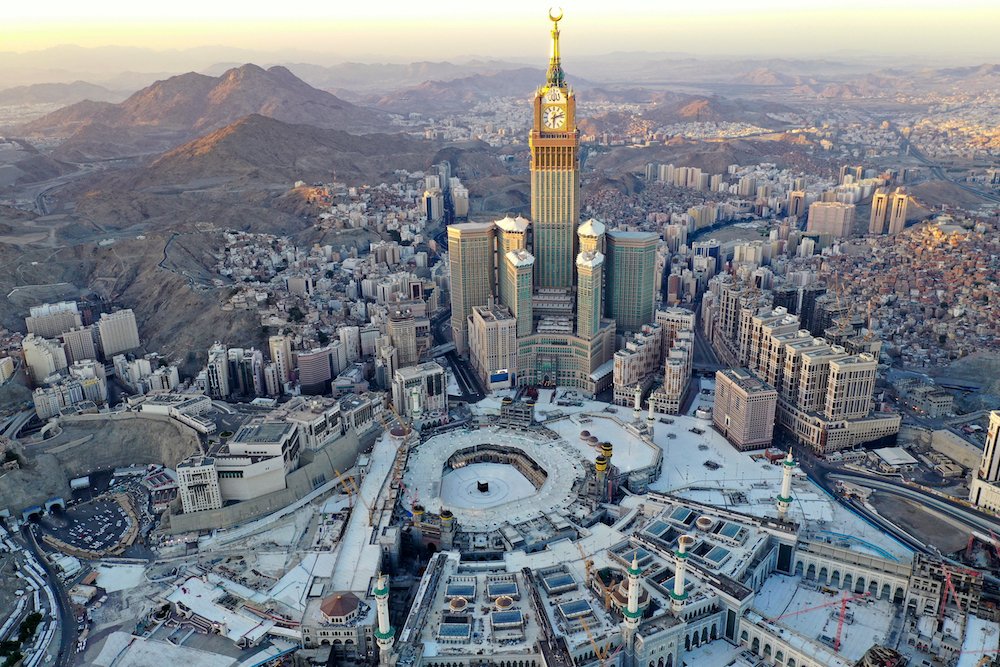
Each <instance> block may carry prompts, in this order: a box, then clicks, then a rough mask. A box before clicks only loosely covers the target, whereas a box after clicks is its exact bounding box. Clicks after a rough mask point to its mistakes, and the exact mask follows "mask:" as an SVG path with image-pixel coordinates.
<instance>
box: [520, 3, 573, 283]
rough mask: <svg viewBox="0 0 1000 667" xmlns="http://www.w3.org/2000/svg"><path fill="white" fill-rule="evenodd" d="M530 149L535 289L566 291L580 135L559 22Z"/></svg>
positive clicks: (537, 96)
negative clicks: (563, 53)
mask: <svg viewBox="0 0 1000 667" xmlns="http://www.w3.org/2000/svg"><path fill="white" fill-rule="evenodd" d="M533 106H534V125H533V129H532V130H531V134H530V136H529V138H528V145H529V147H530V148H531V220H532V223H533V224H534V226H535V238H534V253H533V254H534V255H535V257H536V258H537V259H538V267H537V268H536V271H535V284H536V285H537V286H538V287H542V288H546V287H555V288H562V289H567V290H568V289H570V288H571V287H572V286H573V260H574V258H575V257H576V227H577V224H578V221H579V219H580V159H579V156H578V150H579V147H580V131H579V129H577V127H576V95H575V94H574V93H573V91H572V90H571V89H570V88H569V86H568V85H566V80H565V75H564V73H563V69H562V62H561V59H560V55H559V22H558V21H553V22H552V55H551V57H550V59H549V68H548V72H547V76H546V81H545V86H543V87H542V88H539V89H538V92H537V93H536V94H535V100H534V105H533Z"/></svg>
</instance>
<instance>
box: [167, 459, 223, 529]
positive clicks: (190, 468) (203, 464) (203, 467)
mask: <svg viewBox="0 0 1000 667" xmlns="http://www.w3.org/2000/svg"><path fill="white" fill-rule="evenodd" d="M177 489H178V491H177V495H179V496H180V499H181V510H182V511H183V512H184V514H188V513H190V512H203V511H205V510H217V509H221V508H222V494H221V493H220V491H219V473H218V472H217V471H216V469H215V459H214V458H213V457H211V456H202V455H200V454H199V455H196V456H191V457H188V458H186V459H184V460H183V461H181V462H180V463H178V464H177Z"/></svg>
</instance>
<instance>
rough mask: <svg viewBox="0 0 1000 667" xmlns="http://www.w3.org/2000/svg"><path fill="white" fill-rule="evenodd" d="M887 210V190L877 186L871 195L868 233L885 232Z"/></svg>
mask: <svg viewBox="0 0 1000 667" xmlns="http://www.w3.org/2000/svg"><path fill="white" fill-rule="evenodd" d="M888 212H889V190H888V188H879V189H878V190H876V191H875V194H873V195H872V215H871V219H870V221H869V223H868V233H869V234H885V231H886V229H885V221H886V215H887V214H888Z"/></svg>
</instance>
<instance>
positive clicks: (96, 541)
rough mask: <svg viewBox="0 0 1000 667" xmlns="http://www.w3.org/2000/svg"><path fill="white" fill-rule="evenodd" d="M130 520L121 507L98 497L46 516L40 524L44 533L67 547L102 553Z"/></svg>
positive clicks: (112, 501) (112, 544) (120, 536)
mask: <svg viewBox="0 0 1000 667" xmlns="http://www.w3.org/2000/svg"><path fill="white" fill-rule="evenodd" d="M131 521H132V520H131V519H130V518H129V516H128V515H127V514H126V512H125V510H124V509H123V508H122V506H121V505H119V504H118V503H117V502H115V501H114V500H112V499H110V498H102V499H99V500H92V501H90V502H87V503H81V504H79V505H76V506H74V507H70V508H69V509H68V510H66V511H64V512H57V513H55V514H49V515H47V516H45V517H44V518H43V519H42V520H41V522H40V523H41V527H42V530H43V531H44V532H45V533H46V534H48V535H51V536H52V537H54V538H56V539H57V540H60V541H61V542H65V543H66V544H68V545H70V546H73V547H76V548H79V549H85V550H88V551H105V550H108V549H111V548H112V547H114V546H115V545H116V544H118V542H120V541H121V539H122V538H123V537H124V536H125V534H126V533H127V532H128V529H129V527H130V524H131Z"/></svg>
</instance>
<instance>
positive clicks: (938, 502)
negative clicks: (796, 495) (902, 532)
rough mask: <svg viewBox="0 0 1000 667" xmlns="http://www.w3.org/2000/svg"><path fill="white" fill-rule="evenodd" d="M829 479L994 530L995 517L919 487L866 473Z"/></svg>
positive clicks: (982, 528)
mask: <svg viewBox="0 0 1000 667" xmlns="http://www.w3.org/2000/svg"><path fill="white" fill-rule="evenodd" d="M827 476H828V477H829V478H830V479H836V480H842V481H845V482H851V483H853V484H859V485H861V486H867V487H870V488H873V489H877V490H879V491H884V492H885V493H888V494H891V495H897V496H902V497H904V498H908V499H910V500H916V501H919V502H921V503H923V504H925V505H927V506H928V507H931V508H933V509H935V510H937V511H939V512H941V513H942V514H946V515H947V516H948V517H949V518H952V519H955V520H956V521H958V522H960V523H963V524H965V525H966V526H968V527H970V528H975V529H977V530H979V531H981V532H984V533H988V532H990V531H991V530H992V531H994V532H996V528H997V523H998V520H997V519H996V518H989V517H987V516H986V515H984V514H981V513H979V512H974V511H971V510H968V509H965V508H963V507H961V506H959V505H958V504H956V503H950V502H948V501H946V500H944V499H942V498H939V497H937V496H935V495H934V494H931V493H927V492H926V491H921V490H920V489H915V488H913V487H910V486H905V485H902V484H893V483H891V482H887V481H884V480H880V479H876V478H873V477H869V476H867V475H854V474H851V473H839V472H831V473H829V474H828V475H827Z"/></svg>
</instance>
